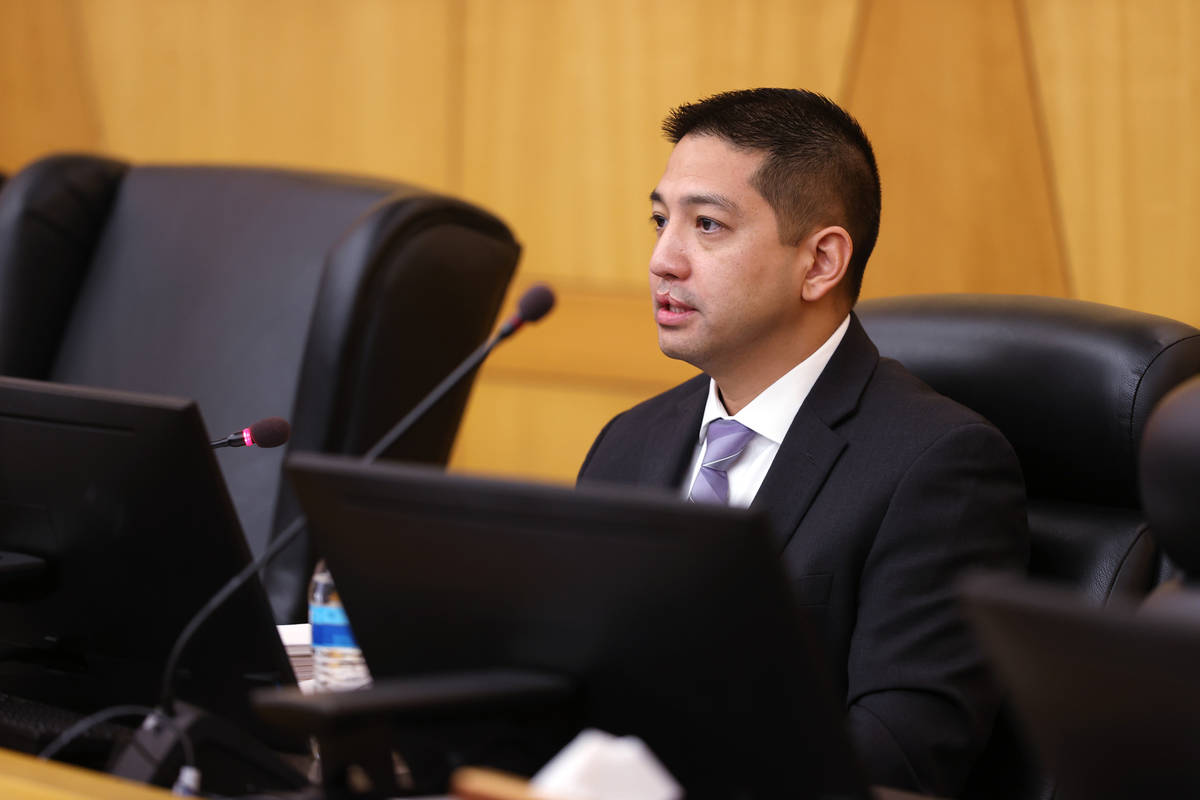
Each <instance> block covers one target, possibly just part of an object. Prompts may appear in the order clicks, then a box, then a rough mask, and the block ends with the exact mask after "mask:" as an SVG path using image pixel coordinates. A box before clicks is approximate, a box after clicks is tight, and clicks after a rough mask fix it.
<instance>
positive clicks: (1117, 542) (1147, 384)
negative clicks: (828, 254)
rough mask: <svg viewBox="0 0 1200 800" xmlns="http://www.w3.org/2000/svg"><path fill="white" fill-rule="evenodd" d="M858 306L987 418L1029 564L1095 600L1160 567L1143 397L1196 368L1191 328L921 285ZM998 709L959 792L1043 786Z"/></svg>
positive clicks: (919, 367) (1153, 397) (1159, 572)
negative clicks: (1021, 481) (1143, 442)
mask: <svg viewBox="0 0 1200 800" xmlns="http://www.w3.org/2000/svg"><path fill="white" fill-rule="evenodd" d="M857 312H858V314H859V316H860V318H861V320H862V323H863V325H864V327H865V328H866V329H867V332H868V333H869V334H870V335H871V337H872V339H873V340H874V341H875V343H876V345H877V346H878V347H879V350H880V353H881V354H882V355H884V356H888V357H891V358H894V359H896V360H898V361H900V362H901V363H903V364H904V365H905V366H906V367H907V368H908V369H909V370H910V371H912V372H913V373H915V374H916V375H917V376H918V377H920V378H921V379H923V380H924V381H925V382H926V383H928V384H929V385H930V386H932V387H933V388H934V389H936V390H937V391H939V392H941V393H942V394H945V395H947V396H949V397H951V398H953V399H955V400H957V401H958V402H960V403H962V404H963V405H965V406H968V407H969V408H972V409H974V410H975V411H977V412H979V413H980V414H982V415H983V416H985V417H987V418H988V419H989V420H991V422H992V423H993V424H995V425H996V427H998V428H999V429H1000V431H1001V432H1002V433H1003V434H1004V435H1005V436H1006V437H1007V438H1008V440H1009V442H1011V443H1012V445H1013V447H1014V449H1015V450H1016V453H1017V456H1018V458H1019V459H1020V461H1021V467H1022V470H1023V471H1024V474H1025V481H1026V487H1027V490H1028V496H1029V527H1030V534H1031V553H1030V565H1029V566H1030V573H1031V574H1032V575H1034V576H1036V577H1039V578H1043V579H1047V580H1053V581H1057V582H1060V583H1062V584H1065V585H1067V586H1070V587H1073V588H1075V589H1077V590H1079V591H1081V592H1083V593H1084V594H1085V595H1086V596H1087V597H1088V598H1089V599H1090V601H1091V602H1093V603H1095V604H1096V605H1103V604H1105V603H1107V602H1108V601H1109V600H1110V599H1112V598H1116V597H1130V598H1136V597H1140V596H1143V595H1145V594H1146V593H1147V592H1148V591H1149V590H1150V589H1151V588H1152V587H1153V586H1154V585H1155V584H1156V583H1158V582H1159V581H1160V580H1161V579H1162V577H1163V574H1164V573H1165V572H1166V570H1167V567H1166V566H1165V561H1164V560H1163V556H1162V554H1161V553H1160V551H1159V548H1158V547H1157V546H1156V544H1155V542H1154V539H1153V537H1152V536H1151V533H1150V530H1149V528H1148V526H1147V524H1146V518H1145V515H1144V513H1143V512H1142V509H1141V506H1140V503H1139V499H1138V483H1137V479H1138V468H1137V454H1138V443H1139V441H1140V439H1141V435H1142V429H1143V427H1144V425H1145V424H1146V420H1147V417H1148V416H1149V415H1150V412H1151V410H1152V409H1153V408H1154V406H1155V405H1156V404H1157V403H1158V401H1159V400H1160V399H1162V397H1163V395H1165V394H1166V393H1167V392H1169V391H1170V390H1171V389H1172V388H1173V387H1174V386H1176V385H1177V384H1179V383H1180V382H1181V381H1184V380H1186V379H1188V378H1190V377H1191V376H1193V375H1196V374H1198V373H1200V330H1197V329H1196V328H1193V327H1191V326H1190V325H1185V324H1183V323H1180V322H1176V321H1174V320H1171V319H1167V318H1165V317H1160V316H1155V315H1152V314H1144V313H1140V312H1136V311H1130V310H1126V309H1121V308H1115V307H1112V306H1106V305H1101V304H1097V303H1089V302H1084V301H1080V300H1070V299H1061V298H1048V297H1032V296H1012V295H982V294H961V295H920V296H910V297H894V298H886V299H877V300H869V301H865V302H863V303H861V304H859V306H858V309H857ZM1009 713H1010V712H1009V710H1008V709H1006V710H1005V711H1004V714H1003V715H1002V721H1001V722H1000V723H998V726H997V729H996V732H995V733H994V734H993V738H992V740H991V741H990V742H989V744H988V747H987V749H986V750H985V751H984V753H983V755H982V757H981V759H980V763H979V764H978V765H977V767H976V769H975V771H974V772H973V774H972V781H971V785H970V786H969V787H968V793H967V794H966V797H971V798H982V797H996V798H1001V797H1004V798H1048V797H1050V796H1051V795H1052V793H1053V788H1054V787H1053V782H1052V781H1051V780H1049V779H1048V778H1047V777H1046V776H1044V775H1042V774H1041V773H1040V771H1039V770H1038V769H1037V768H1036V766H1035V765H1034V763H1033V761H1032V759H1031V758H1030V756H1029V751H1028V747H1027V745H1025V744H1024V743H1023V742H1022V741H1021V739H1020V736H1019V735H1017V734H1015V731H1014V729H1013V724H1012V722H1011V721H1010V720H1009V719H1008V717H1007V715H1008V714H1009Z"/></svg>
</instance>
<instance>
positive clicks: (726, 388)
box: [708, 313, 846, 416]
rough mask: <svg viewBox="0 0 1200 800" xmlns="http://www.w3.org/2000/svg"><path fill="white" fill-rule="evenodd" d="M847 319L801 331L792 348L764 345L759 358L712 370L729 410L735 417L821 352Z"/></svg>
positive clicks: (843, 317) (723, 401) (726, 407)
mask: <svg viewBox="0 0 1200 800" xmlns="http://www.w3.org/2000/svg"><path fill="white" fill-rule="evenodd" d="M845 318H846V315H845V313H843V314H842V315H841V316H839V317H838V318H837V319H835V320H831V321H828V322H826V323H825V324H823V325H821V326H820V328H819V330H816V331H803V332H801V333H800V334H798V335H797V336H796V338H795V339H794V340H793V342H790V343H788V344H791V345H792V346H791V347H787V346H786V345H780V344H778V343H773V342H772V343H764V344H763V345H762V346H761V347H760V349H759V353H760V355H759V357H757V358H747V359H741V360H740V363H737V364H735V365H733V367H732V368H730V369H726V370H710V371H709V373H708V374H709V376H710V377H712V379H713V380H714V381H715V382H716V384H717V391H718V393H719V395H720V398H721V404H722V405H724V406H725V410H726V411H727V412H728V413H729V414H730V415H731V416H732V415H734V414H737V413H738V412H739V411H741V410H742V409H743V408H745V407H746V406H747V405H749V404H750V403H751V402H752V401H753V400H754V398H756V397H758V396H759V395H760V394H762V393H763V392H764V391H765V390H766V389H767V388H768V387H770V386H772V385H773V384H774V383H775V382H776V381H778V380H779V379H780V378H782V377H783V376H784V375H786V374H787V373H788V372H790V371H791V370H792V369H794V368H795V367H796V366H797V365H799V364H801V363H803V362H804V361H805V360H806V359H808V358H809V357H811V356H812V354H813V353H815V352H816V351H817V350H818V349H820V348H821V346H822V345H824V344H825V342H827V341H828V340H829V337H830V336H832V335H833V333H834V332H835V331H836V330H837V329H838V327H839V326H840V325H841V324H842V321H843V320H844V319H845Z"/></svg>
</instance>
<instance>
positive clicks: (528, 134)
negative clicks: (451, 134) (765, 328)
mask: <svg viewBox="0 0 1200 800" xmlns="http://www.w3.org/2000/svg"><path fill="white" fill-rule="evenodd" d="M857 10H858V3H847V2H841V0H809V1H808V2H790V1H788V0H750V1H748V2H740V3H736V4H728V3H719V2H715V0H701V2H682V1H681V0H668V1H667V2H661V3H652V4H651V3H645V2H641V1H640V0H617V2H609V3H604V4H597V3H592V2H587V1H586V0H567V1H566V2H560V3H539V2H526V3H496V2H491V0H467V5H466V23H465V30H466V41H465V47H464V49H465V53H466V56H465V68H464V86H465V89H464V107H465V122H464V142H463V147H464V155H463V181H462V187H463V192H464V194H465V195H466V196H468V197H470V198H471V199H474V200H476V201H477V202H480V203H482V204H483V205H485V206H487V207H489V208H491V209H493V210H495V211H496V212H497V213H499V214H500V215H501V216H502V217H504V218H505V219H506V220H508V221H509V222H510V223H511V224H512V225H513V227H514V229H515V230H516V232H517V235H518V237H519V238H520V239H521V240H522V242H523V244H524V246H525V254H524V257H523V260H522V268H521V276H522V277H521V280H520V281H518V287H517V289H516V291H519V290H520V289H522V288H524V286H526V285H528V283H529V282H531V281H533V280H535V279H540V280H549V281H550V282H552V283H553V284H554V285H555V287H556V289H557V290H558V293H559V296H560V303H559V309H558V310H557V311H555V312H554V314H553V315H552V316H551V317H549V318H547V320H546V321H545V323H543V327H544V331H543V330H539V329H538V328H534V329H532V330H530V331H526V332H523V333H522V334H521V336H522V339H521V340H514V341H513V342H511V343H509V344H508V345H506V346H505V348H504V350H501V351H497V353H496V355H495V357H494V360H493V361H492V362H491V363H489V364H488V365H486V366H485V367H484V368H483V370H482V372H481V374H480V378H479V382H478V383H477V385H476V389H475V392H474V395H473V398H472V400H471V404H470V406H469V407H468V411H467V417H466V419H465V420H464V424H463V429H462V431H461V432H460V435H459V445H458V447H457V448H456V451H455V454H454V457H453V459H452V462H451V463H452V465H453V466H454V467H455V468H456V469H466V470H471V471H487V472H500V473H512V474H526V475H537V476H540V477H546V478H555V479H559V480H570V479H571V478H572V477H573V476H574V474H575V470H576V469H578V466H579V463H580V462H581V461H582V459H583V456H584V454H585V453H586V450H587V447H588V445H590V443H591V441H592V438H593V437H594V436H595V434H596V433H598V432H599V429H600V427H601V426H602V425H603V423H604V422H607V420H608V419H609V418H610V417H611V416H612V415H613V414H615V413H616V412H617V411H620V410H622V409H624V408H627V407H628V406H630V405H632V404H633V403H634V402H636V401H639V400H642V399H645V398H646V397H649V396H650V395H652V394H654V393H656V392H658V391H661V390H662V389H665V388H667V387H669V386H671V385H673V384H674V383H677V382H679V381H680V380H683V379H684V378H686V377H688V376H690V375H692V374H694V372H695V371H694V369H693V368H692V367H690V366H688V365H686V364H682V363H681V362H673V361H671V360H670V359H667V358H666V357H665V356H663V355H662V354H661V353H659V351H658V346H657V340H656V336H655V330H654V326H653V323H652V321H651V316H650V306H649V300H648V299H647V295H648V289H647V272H646V263H647V260H648V259H649V254H650V249H651V247H652V244H653V235H652V233H651V230H650V225H649V221H648V220H649V201H648V195H649V193H650V190H651V189H652V188H653V187H654V185H655V183H656V182H657V181H658V177H659V175H660V174H661V173H662V169H663V167H664V165H665V163H666V158H667V156H668V154H669V153H670V145H669V144H668V143H667V142H665V141H664V140H663V138H662V135H661V133H660V131H659V125H660V123H661V120H662V118H663V116H665V115H666V113H667V111H669V110H670V108H672V107H673V106H676V105H679V104H680V103H685V102H690V101H692V100H696V99H699V98H700V97H703V96H705V95H708V94H712V93H714V92H717V91H722V90H726V89H734V88H744V87H749V86H762V85H782V86H803V87H806V88H811V89H814V90H817V91H822V92H825V93H827V94H830V95H833V96H836V95H837V93H838V91H839V89H840V87H841V85H842V81H843V75H844V68H845V64H846V54H847V49H848V46H849V43H850V42H851V41H852V40H853V37H854V33H855V23H856V20H857V17H856V14H857ZM521 387H525V390H526V391H527V392H528V400H529V403H530V407H529V408H528V409H527V410H526V412H525V413H516V412H517V406H518V405H519V403H517V401H516V400H515V399H514V398H516V397H519V396H520V391H521ZM506 404H507V405H506ZM496 408H506V409H507V408H512V409H513V413H511V414H508V413H505V414H499V415H498V414H497V412H496V411H495V409H496ZM581 408H583V409H587V410H590V411H591V412H592V413H591V416H587V415H581V413H580V409H581ZM485 420H486V422H485ZM497 426H503V427H504V432H503V433H501V432H499V431H498V430H497ZM504 437H514V438H515V439H519V440H528V439H534V440H541V439H548V440H550V441H553V442H555V443H556V444H555V446H553V447H551V448H549V449H547V450H546V451H545V452H539V453H528V452H519V451H517V450H515V449H514V448H512V447H510V446H508V441H509V440H508V439H507V438H504Z"/></svg>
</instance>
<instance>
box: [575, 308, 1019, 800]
mask: <svg viewBox="0 0 1200 800" xmlns="http://www.w3.org/2000/svg"><path fill="white" fill-rule="evenodd" d="M708 381H709V379H708V377H707V376H705V375H700V376H697V377H696V378H693V379H692V380H690V381H688V382H686V383H684V384H681V385H680V386H677V387H675V388H674V389H671V390H670V391H668V392H666V393H664V394H661V395H659V396H658V397H655V398H652V399H650V400H648V401H646V402H644V403H641V404H640V405H638V406H635V407H634V408H632V409H630V410H629V411H626V412H624V413H622V414H620V415H619V416H617V417H616V418H615V419H613V420H612V421H611V422H609V424H608V425H607V426H605V428H604V430H603V431H601V433H600V435H599V437H597V439H596V442H595V443H594V444H593V445H592V449H591V451H590V452H589V453H588V456H587V459H586V460H585V461H584V464H583V467H582V469H581V470H580V473H579V480H580V481H581V482H584V481H587V482H593V481H596V482H615V483H631V484H640V485H648V486H661V487H679V486H680V485H681V483H682V481H683V480H684V478H685V476H684V471H685V470H686V469H687V467H688V465H689V463H690V460H691V456H692V451H693V448H694V447H695V444H696V441H697V438H696V437H697V434H698V431H699V426H700V418H701V415H702V414H703V411H704V404H705V400H706V399H707V391H708ZM752 508H761V509H763V510H764V511H765V513H766V514H767V515H768V517H769V518H770V520H771V523H772V529H773V534H774V536H775V537H776V539H777V542H778V545H779V551H780V554H781V556H782V559H783V563H784V566H785V568H786V571H787V574H788V575H789V577H790V579H791V581H792V585H793V587H794V591H795V596H796V598H797V600H798V601H799V603H800V604H801V605H802V606H805V607H807V610H809V611H811V612H812V616H813V618H814V619H815V620H816V622H817V624H818V626H819V627H820V628H822V629H823V631H824V633H825V638H826V643H827V645H828V651H829V656H830V658H831V663H832V664H833V665H834V682H835V686H836V687H837V689H838V690H839V691H842V692H844V693H845V701H846V708H847V711H848V723H849V729H850V735H851V738H852V740H853V742H854V745H855V747H856V749H857V751H858V753H859V757H860V760H861V761H862V763H863V767H864V768H865V769H866V771H867V778H868V779H869V780H870V782H872V783H875V784H880V785H886V786H894V787H899V788H910V789H916V790H920V791H924V792H929V793H934V794H939V795H944V796H955V795H957V794H958V793H959V792H961V790H962V788H963V785H964V783H965V780H966V776H967V773H968V772H969V770H970V766H971V764H972V763H973V761H974V759H975V757H976V755H977V754H978V752H979V750H980V749H981V748H982V746H983V744H984V743H985V742H986V740H987V737H988V735H989V734H990V732H991V728H992V724H993V720H994V717H995V712H996V710H997V707H998V704H999V694H998V692H997V690H996V689H995V687H994V686H993V685H992V683H991V681H990V680H989V677H988V675H987V672H986V670H985V667H984V662H983V659H982V657H981V655H980V653H979V652H978V650H977V649H976V646H975V645H974V643H973V641H972V640H971V638H970V634H969V631H968V630H967V629H966V626H965V622H964V620H963V619H962V618H961V616H960V613H959V610H958V608H957V604H956V601H955V590H954V580H955V576H956V575H958V573H959V572H960V571H962V570H963V569H966V568H969V567H972V566H987V567H1012V568H1023V567H1024V565H1025V561H1026V559H1027V555H1028V528H1027V522H1026V516H1025V489H1024V484H1023V481H1022V478H1021V471H1020V466H1019V464H1018V462H1017V459H1016V456H1015V454H1014V453H1013V451H1012V448H1011V447H1010V446H1009V444H1008V442H1007V441H1006V440H1005V439H1004V437H1003V436H1001V434H1000V432H999V431H997V430H996V429H995V428H993V427H992V426H991V425H990V424H989V423H988V422H987V421H985V420H984V419H983V418H982V417H980V416H978V415H977V414H975V413H974V412H972V411H969V410H967V409H966V408H963V407H962V406H960V405H958V404H956V403H954V402H953V401H951V400H949V399H947V398H945V397H943V396H942V395H939V394H937V393H936V392H934V391H933V390H932V389H930V388H929V387H928V386H926V385H925V384H924V383H922V382H921V381H919V380H918V379H917V378H916V377H914V376H913V375H912V374H910V373H909V372H908V371H907V370H905V369H904V368H903V367H902V366H901V365H900V364H899V363H897V362H895V361H892V360H890V359H881V358H880V357H879V351H878V350H876V348H875V345H874V344H873V343H872V342H871V340H870V339H869V338H868V337H867V334H866V332H865V331H864V330H863V328H862V325H861V324H860V323H859V321H858V319H857V317H855V316H853V315H852V317H851V321H850V327H849V330H848V331H847V332H846V336H845V338H844V339H843V340H842V342H841V344H840V345H839V346H838V349H837V350H836V352H835V353H834V355H833V358H832V359H831V360H830V362H829V364H828V365H827V366H826V368H825V370H824V372H823V373H822V374H821V376H820V378H819V379H818V381H817V383H816V384H815V385H814V386H813V389H812V391H811V393H810V394H809V396H808V398H807V399H806V400H805V401H804V404H803V405H802V406H801V408H800V410H799V412H798V413H797V414H796V417H795V420H794V421H793V422H792V425H791V428H790V429H789V430H788V433H787V436H786V437H785V438H784V441H783V443H782V445H781V446H780V448H779V452H778V454H777V455H776V457H775V461H774V463H773V464H772V466H771V470H770V472H769V473H768V474H767V476H766V479H765V480H764V481H763V484H762V486H761V488H760V489H759V491H758V495H757V496H756V497H755V499H754V503H753V505H752Z"/></svg>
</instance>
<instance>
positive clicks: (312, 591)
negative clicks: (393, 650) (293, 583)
mask: <svg viewBox="0 0 1200 800" xmlns="http://www.w3.org/2000/svg"><path fill="white" fill-rule="evenodd" d="M308 621H309V624H311V625H312V651H313V652H312V655H313V682H314V683H315V684H316V690H317V691H318V692H341V691H346V690H348V689H360V688H362V687H364V686H369V685H370V683H371V673H370V672H369V671H368V670H367V662H366V661H365V660H364V659H363V654H362V650H360V649H359V647H358V644H357V643H356V642H355V641H354V634H353V633H352V632H351V631H350V620H349V619H347V618H346V610H345V609H344V608H342V600H341V598H340V597H338V593H337V588H336V587H335V586H334V585H333V576H331V575H330V574H329V568H328V567H326V566H325V559H321V560H320V561H319V562H317V568H316V570H315V571H314V572H313V578H312V583H311V584H309V587H308Z"/></svg>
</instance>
